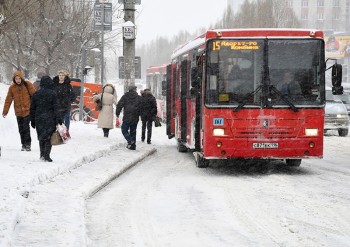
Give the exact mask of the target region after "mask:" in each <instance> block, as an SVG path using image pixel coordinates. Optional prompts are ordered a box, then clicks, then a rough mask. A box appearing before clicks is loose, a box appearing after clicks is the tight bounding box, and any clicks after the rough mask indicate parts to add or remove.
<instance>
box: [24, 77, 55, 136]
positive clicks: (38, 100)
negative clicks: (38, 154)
mask: <svg viewBox="0 0 350 247" xmlns="http://www.w3.org/2000/svg"><path fill="white" fill-rule="evenodd" d="M30 117H31V121H34V123H35V128H36V132H37V134H38V140H39V141H44V140H48V139H50V137H51V135H52V133H53V132H54V131H55V130H56V124H57V122H58V118H59V117H58V113H57V94H56V92H55V91H54V86H53V81H52V79H51V78H50V77H49V76H43V77H42V78H41V80H40V89H39V90H38V91H36V92H35V94H34V95H33V97H32V101H31V104H30Z"/></svg>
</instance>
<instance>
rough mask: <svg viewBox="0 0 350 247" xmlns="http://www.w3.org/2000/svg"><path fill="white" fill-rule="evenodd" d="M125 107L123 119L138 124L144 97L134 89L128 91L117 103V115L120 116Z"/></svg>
mask: <svg viewBox="0 0 350 247" xmlns="http://www.w3.org/2000/svg"><path fill="white" fill-rule="evenodd" d="M123 108H124V113H123V121H124V122H127V123H129V124H137V123H138V122H139V118H140V113H141V108H142V97H141V96H140V95H138V94H137V92H136V91H133V90H131V91H129V92H126V93H125V94H124V95H123V96H122V97H121V99H120V100H119V102H118V104H117V109H116V115H117V117H119V114H120V112H121V111H122V109H123Z"/></svg>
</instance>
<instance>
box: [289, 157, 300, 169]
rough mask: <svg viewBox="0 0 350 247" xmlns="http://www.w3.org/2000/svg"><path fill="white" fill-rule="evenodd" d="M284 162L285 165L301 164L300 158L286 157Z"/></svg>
mask: <svg viewBox="0 0 350 247" xmlns="http://www.w3.org/2000/svg"><path fill="white" fill-rule="evenodd" d="M286 164H287V166H294V167H297V166H300V164H301V159H286Z"/></svg>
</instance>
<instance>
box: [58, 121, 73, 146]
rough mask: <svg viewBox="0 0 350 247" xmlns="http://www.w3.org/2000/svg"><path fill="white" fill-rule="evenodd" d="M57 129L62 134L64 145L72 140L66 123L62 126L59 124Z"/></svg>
mask: <svg viewBox="0 0 350 247" xmlns="http://www.w3.org/2000/svg"><path fill="white" fill-rule="evenodd" d="M56 129H57V131H58V133H59V134H60V136H61V138H62V140H63V142H64V143H67V142H68V141H69V140H70V139H71V137H70V134H69V131H68V129H67V127H66V125H65V124H64V123H63V124H61V125H60V124H58V125H57V127H56Z"/></svg>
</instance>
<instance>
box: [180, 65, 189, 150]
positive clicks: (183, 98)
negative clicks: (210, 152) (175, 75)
mask: <svg viewBox="0 0 350 247" xmlns="http://www.w3.org/2000/svg"><path fill="white" fill-rule="evenodd" d="M187 68H188V60H184V61H182V62H181V75H180V86H181V89H180V106H181V109H180V111H179V113H180V131H181V135H180V139H181V142H182V143H186V142H187V138H186V137H187V88H188V85H187V81H188V80H187Z"/></svg>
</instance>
